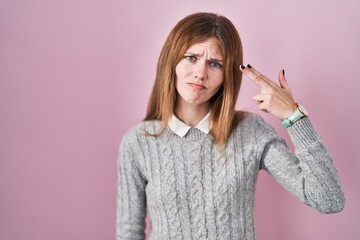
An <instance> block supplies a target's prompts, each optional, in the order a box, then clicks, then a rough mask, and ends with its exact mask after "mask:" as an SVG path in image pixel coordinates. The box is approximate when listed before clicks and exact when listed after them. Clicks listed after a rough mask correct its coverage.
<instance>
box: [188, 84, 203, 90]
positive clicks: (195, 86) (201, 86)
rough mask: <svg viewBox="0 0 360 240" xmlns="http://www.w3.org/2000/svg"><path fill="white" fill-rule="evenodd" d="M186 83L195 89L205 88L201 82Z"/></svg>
mask: <svg viewBox="0 0 360 240" xmlns="http://www.w3.org/2000/svg"><path fill="white" fill-rule="evenodd" d="M188 84H189V85H190V86H191V87H192V88H194V89H196V90H205V89H206V87H205V86H203V85H201V84H196V83H188Z"/></svg>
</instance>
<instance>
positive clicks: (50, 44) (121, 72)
mask: <svg viewBox="0 0 360 240" xmlns="http://www.w3.org/2000/svg"><path fill="white" fill-rule="evenodd" d="M305 2H306V3H305ZM196 11H212V12H218V13H221V14H223V15H225V16H227V17H229V18H230V19H231V20H232V21H233V22H234V24H235V25H236V26H237V28H238V30H239V31H240V34H241V36H242V40H243V43H244V48H245V61H246V63H251V64H252V65H253V66H255V67H257V68H258V69H260V70H262V71H263V73H264V74H266V75H268V76H269V77H272V78H275V77H276V76H277V72H278V70H280V69H281V68H285V69H286V75H287V77H288V82H289V83H290V85H291V87H292V89H293V92H294V95H295V97H296V99H297V100H298V101H299V102H301V103H303V105H305V106H306V107H307V108H308V110H309V111H310V113H311V116H312V119H313V123H314V125H315V127H316V128H317V129H318V131H319V132H320V133H321V135H322V137H323V139H324V140H325V142H326V143H327V146H328V148H329V150H330V152H331V153H332V154H333V156H334V162H335V165H336V166H337V168H338V172H339V175H340V178H341V180H342V184H343V188H344V191H345V194H346V198H347V202H346V208H345V210H344V211H343V212H341V213H339V214H335V215H321V214H319V213H317V212H316V211H315V210H312V209H310V208H308V207H306V206H304V205H303V204H301V203H299V201H298V200H297V199H294V198H293V197H292V196H290V194H288V193H287V192H285V191H284V190H283V189H282V188H281V187H279V185H277V184H276V183H275V182H274V180H273V179H272V178H270V177H269V176H268V175H267V174H265V173H262V174H261V176H260V179H259V184H258V189H257V211H256V217H257V218H256V227H257V236H258V239H260V240H261V239H267V240H272V239H277V240H278V239H292V240H303V239H328V240H337V239H347V240H353V239H354V240H355V239H360V228H359V222H360V217H359V215H360V205H359V202H360V192H359V191H358V190H357V189H359V186H358V185H359V182H360V174H359V172H358V171H359V170H360V154H359V150H358V149H356V148H357V147H358V144H359V140H358V139H357V138H356V137H357V136H359V135H360V131H359V129H360V127H359V123H358V121H359V118H360V114H359V110H360V108H359V106H358V104H359V101H360V99H359V96H358V95H357V94H358V92H359V90H360V84H359V76H360V67H359V58H360V47H359V46H360V45H359V42H360V26H359V25H360V17H359V16H360V1H358V0H346V1H328V0H314V1H292V3H291V4H290V3H289V1H285V0H273V1H265V0H262V1H260V0H259V1H239V0H233V1H230V0H229V1H190V0H184V1H180V2H176V3H175V2H172V3H170V1H165V0H162V1H161V0H157V1H154V0H153V1H130V0H128V1H123V0H122V1H119V0H103V1H95V0H90V1H89V0H87V1H80V0H71V1H70V0H68V1H45V0H43V1H41V0H33V1H25V0H24V1H20V0H11V1H10V0H3V1H0V239H1V240H18V239H28V240H40V239H41V240H42V239H44V240H45V239H52V240H64V239H66V240H72V239H74V240H82V239H83V240H85V239H86V240H98V239H114V233H115V229H114V224H115V207H116V205H115V199H116V156H117V149H118V144H119V141H120V138H121V136H122V134H123V133H124V131H125V130H126V129H127V128H129V127H130V126H132V125H134V124H135V123H136V122H138V121H139V120H140V119H141V118H142V117H143V116H144V113H145V109H146V103H147V99H148V97H149V93H150V90H151V87H152V83H153V79H154V72H155V65H156V60H157V57H158V55H159V51H160V49H161V47H162V44H163V42H164V40H165V37H166V36H167V34H168V33H169V31H170V29H171V28H172V27H173V25H174V24H175V23H176V22H177V21H178V20H179V19H181V18H182V17H184V16H185V15H187V14H189V13H193V12H196ZM256 92H257V91H256V88H255V87H254V86H253V85H252V83H251V82H250V81H248V79H245V80H244V84H243V89H242V91H241V97H240V99H239V104H238V107H239V108H255V104H254V103H253V102H252V101H251V96H252V95H253V94H255V93H256ZM264 116H265V117H266V119H267V120H268V121H269V122H271V123H273V125H274V126H275V127H276V128H277V129H278V130H279V132H280V134H282V135H284V136H285V131H284V130H283V129H282V128H281V127H280V124H279V123H278V122H277V121H276V120H275V119H273V118H272V117H270V116H268V115H264ZM356 186H357V187H356Z"/></svg>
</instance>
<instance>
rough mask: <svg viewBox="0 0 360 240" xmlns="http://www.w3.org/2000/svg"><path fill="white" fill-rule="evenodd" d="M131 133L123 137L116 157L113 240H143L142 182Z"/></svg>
mask: <svg viewBox="0 0 360 240" xmlns="http://www.w3.org/2000/svg"><path fill="white" fill-rule="evenodd" d="M137 146H138V143H137V139H136V134H135V131H131V132H130V133H127V134H126V135H124V137H123V139H122V142H121V144H120V149H119V155H118V196H117V211H116V239H117V240H140V239H141V240H144V239H145V233H144V230H145V216H146V197H145V186H146V180H145V178H144V177H143V174H142V173H141V169H140V168H139V160H140V159H141V151H139V149H137V148H138V147H137Z"/></svg>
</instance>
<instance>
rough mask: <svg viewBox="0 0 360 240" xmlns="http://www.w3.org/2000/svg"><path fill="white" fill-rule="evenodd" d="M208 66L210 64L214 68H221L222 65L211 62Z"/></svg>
mask: <svg viewBox="0 0 360 240" xmlns="http://www.w3.org/2000/svg"><path fill="white" fill-rule="evenodd" d="M210 66H212V67H214V68H222V65H221V64H220V63H218V62H211V63H210Z"/></svg>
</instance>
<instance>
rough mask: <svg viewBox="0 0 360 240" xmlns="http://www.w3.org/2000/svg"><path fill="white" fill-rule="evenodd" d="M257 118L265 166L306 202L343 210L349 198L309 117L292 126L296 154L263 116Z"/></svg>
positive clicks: (325, 210) (331, 210)
mask: <svg viewBox="0 0 360 240" xmlns="http://www.w3.org/2000/svg"><path fill="white" fill-rule="evenodd" d="M255 121H256V123H255V127H254V129H255V136H256V142H257V145H258V152H259V155H260V156H261V168H263V169H265V170H266V171H268V172H269V173H270V175H271V176H273V177H274V179H275V180H276V181H277V182H279V183H280V184H281V185H282V186H284V187H285V188H286V189H287V190H288V191H289V192H291V193H292V194H293V195H295V196H296V197H298V198H299V199H300V200H301V201H303V202H304V203H305V204H307V205H309V206H311V207H313V208H315V209H317V210H319V211H320V212H322V213H336V212H339V211H341V210H342V209H343V208H344V203H345V199H344V195H343V192H342V189H341V186H340V182H339V180H338V176H337V172H336V169H335V167H334V165H333V162H332V158H331V156H330V154H329V152H328V151H327V149H326V147H325V145H324V143H323V142H322V140H321V139H320V137H319V136H318V134H317V133H316V131H315V130H314V128H313V127H312V125H311V122H310V120H309V118H307V117H306V118H303V119H301V120H299V121H297V122H296V123H295V124H293V125H292V126H291V127H289V128H288V132H289V134H290V137H291V139H292V142H293V143H294V145H295V154H293V153H292V152H291V151H290V150H289V149H288V147H287V146H286V144H285V141H284V140H283V139H281V138H280V137H279V136H278V135H277V134H276V132H275V130H274V129H273V128H272V127H271V126H270V125H268V124H266V123H265V122H264V121H263V120H262V119H261V118H260V117H257V118H256V120H255Z"/></svg>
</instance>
